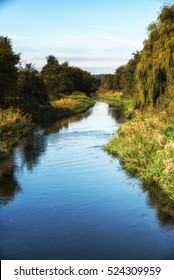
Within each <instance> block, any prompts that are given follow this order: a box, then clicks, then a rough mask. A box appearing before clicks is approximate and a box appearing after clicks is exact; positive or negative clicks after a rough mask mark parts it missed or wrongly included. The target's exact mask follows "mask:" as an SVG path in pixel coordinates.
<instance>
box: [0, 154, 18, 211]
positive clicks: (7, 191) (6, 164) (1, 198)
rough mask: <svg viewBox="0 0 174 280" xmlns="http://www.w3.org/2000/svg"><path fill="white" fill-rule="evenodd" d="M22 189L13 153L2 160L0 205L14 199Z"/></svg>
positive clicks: (0, 167)
mask: <svg viewBox="0 0 174 280" xmlns="http://www.w3.org/2000/svg"><path fill="white" fill-rule="evenodd" d="M20 191H21V188H20V185H19V183H18V181H17V179H16V178H15V165H14V163H13V155H11V156H10V157H8V158H7V159H6V160H4V161H3V162H0V207H1V206H5V205H6V204H7V203H8V202H10V201H12V200H13V199H14V197H15V195H16V194H17V193H18V192H20Z"/></svg>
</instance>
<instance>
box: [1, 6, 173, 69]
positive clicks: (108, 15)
mask: <svg viewBox="0 0 174 280" xmlns="http://www.w3.org/2000/svg"><path fill="white" fill-rule="evenodd" d="M170 3H171V1H170ZM163 4H164V1H161V0H0V35H3V36H8V37H9V38H11V39H12V44H13V50H14V51H15V52H16V53H22V54H21V59H22V61H24V62H28V63H29V62H33V63H34V64H35V67H36V68H37V69H39V70H40V69H41V68H42V67H43V65H44V64H45V63H46V56H48V55H50V54H52V55H54V56H56V57H57V58H58V60H59V61H60V62H61V63H62V62H64V61H68V62H69V64H70V65H73V66H78V67H81V68H82V69H84V70H87V71H90V72H91V73H93V74H100V73H114V71H115V69H116V68H117V67H119V66H120V65H122V64H125V63H127V61H128V60H129V59H130V57H131V54H132V53H133V52H135V51H136V50H141V49H142V46H143V41H144V39H145V38H146V37H147V32H146V27H147V26H148V25H149V24H150V23H151V22H152V21H155V20H156V18H157V13H158V12H159V10H160V7H161V6H162V5H163Z"/></svg>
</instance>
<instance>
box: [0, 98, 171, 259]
mask: <svg viewBox="0 0 174 280" xmlns="http://www.w3.org/2000/svg"><path fill="white" fill-rule="evenodd" d="M120 121H121V116H120V112H119V111H118V109H114V108H109V106H108V105H107V104H105V103H102V102H97V103H96V105H95V106H94V108H93V109H91V110H90V111H89V112H88V113H86V114H84V115H83V116H78V117H76V118H75V117H73V118H70V119H69V120H63V121H59V122H57V123H55V124H54V125H53V126H52V127H49V128H48V129H46V130H45V129H42V128H36V129H35V130H34V131H33V133H32V134H31V135H30V136H29V137H27V138H26V139H24V140H23V141H21V143H20V144H19V145H18V147H16V148H15V149H14V151H13V153H12V155H11V156H10V157H9V158H8V159H6V161H4V162H3V163H1V164H0V239H1V243H0V255H1V258H3V259H173V258H174V219H173V218H172V217H171V216H169V215H168V214H167V213H165V212H164V211H163V209H161V207H160V204H159V202H157V201H156V199H155V198H154V197H153V196H151V195H149V194H147V193H145V192H143V190H142V188H141V184H140V183H139V182H138V181H137V180H134V179H131V178H129V177H128V175H127V174H126V173H125V172H124V171H123V170H122V168H121V166H120V164H119V161H118V160H117V159H115V160H113V159H112V158H111V157H110V156H109V155H108V154H107V153H105V152H104V151H103V150H102V146H103V145H104V144H105V143H107V141H108V140H109V139H110V138H111V137H112V134H113V131H114V132H115V131H116V130H117V129H118V127H119V126H120Z"/></svg>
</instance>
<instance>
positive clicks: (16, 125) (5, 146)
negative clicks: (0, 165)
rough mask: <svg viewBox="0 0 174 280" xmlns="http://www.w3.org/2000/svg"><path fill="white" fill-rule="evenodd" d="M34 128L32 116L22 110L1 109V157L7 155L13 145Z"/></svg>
mask: <svg viewBox="0 0 174 280" xmlns="http://www.w3.org/2000/svg"><path fill="white" fill-rule="evenodd" d="M31 128H32V122H31V117H30V116H29V115H24V114H23V113H22V112H21V111H20V110H18V109H13V108H8V109H6V110H2V109H1V110H0V159H2V158H4V157H6V156H7V155H8V154H9V153H10V151H11V149H12V148H13V146H14V145H15V144H16V143H18V141H19V140H20V139H21V138H22V137H23V136H24V135H26V134H27V133H28V132H29V131H30V129H31Z"/></svg>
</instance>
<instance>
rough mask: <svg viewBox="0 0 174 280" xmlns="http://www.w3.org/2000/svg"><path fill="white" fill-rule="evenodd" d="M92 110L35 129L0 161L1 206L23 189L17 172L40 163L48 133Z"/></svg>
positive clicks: (79, 118) (45, 147) (84, 116)
mask: <svg viewBox="0 0 174 280" xmlns="http://www.w3.org/2000/svg"><path fill="white" fill-rule="evenodd" d="M91 112H92V111H91V110H90V111H88V112H87V113H85V114H83V115H77V116H74V117H71V118H66V119H63V120H60V121H58V122H55V123H54V124H53V125H52V126H50V127H47V128H41V127H37V128H35V129H33V131H32V133H31V134H30V135H29V136H28V137H26V138H24V139H23V140H22V141H21V142H20V144H19V145H18V146H17V147H16V148H15V149H14V150H13V152H12V153H11V155H10V156H9V157H8V158H7V159H5V160H3V161H1V162H0V207H2V206H5V205H7V204H8V203H9V202H12V201H13V200H14V198H15V196H16V195H17V194H18V193H19V192H21V191H22V189H21V187H20V185H19V182H18V181H17V179H16V176H15V174H16V172H18V171H19V170H23V168H24V167H26V168H27V169H28V170H29V171H31V172H32V171H33V170H34V168H35V167H36V166H37V165H38V164H39V161H40V159H41V157H42V156H43V154H44V153H45V152H46V149H47V135H48V134H52V133H57V132H59V131H60V130H61V129H62V128H63V127H68V125H69V124H70V123H72V122H75V121H80V120H81V119H84V118H87V117H88V116H89V115H90V114H91ZM16 153H17V154H18V155H20V166H19V165H16V162H15V155H16Z"/></svg>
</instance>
